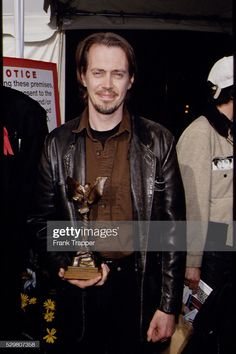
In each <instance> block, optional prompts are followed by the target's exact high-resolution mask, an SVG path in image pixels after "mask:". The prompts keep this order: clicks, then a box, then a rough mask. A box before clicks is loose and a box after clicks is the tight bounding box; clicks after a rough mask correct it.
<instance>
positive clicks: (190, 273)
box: [185, 267, 201, 291]
mask: <svg viewBox="0 0 236 354" xmlns="http://www.w3.org/2000/svg"><path fill="white" fill-rule="evenodd" d="M200 275H201V270H200V268H194V267H187V268H186V271H185V284H186V285H187V286H188V287H189V288H190V289H191V290H195V291H196V290H197V288H198V284H199V281H200Z"/></svg>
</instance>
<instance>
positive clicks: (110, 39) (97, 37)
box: [75, 32, 136, 88]
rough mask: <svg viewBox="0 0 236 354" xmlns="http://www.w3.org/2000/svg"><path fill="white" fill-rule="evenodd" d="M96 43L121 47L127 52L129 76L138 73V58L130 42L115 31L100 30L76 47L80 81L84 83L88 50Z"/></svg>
mask: <svg viewBox="0 0 236 354" xmlns="http://www.w3.org/2000/svg"><path fill="white" fill-rule="evenodd" d="M94 44H101V45H105V46H107V47H119V48H121V49H122V50H123V51H124V52H125V54H126V58H127V61H128V70H129V76H130V77H132V76H134V75H135V73H136V60H135V55H134V50H133V48H132V46H131V45H130V44H129V42H128V41H127V40H126V39H124V38H123V37H121V36H119V35H118V34H116V33H113V32H98V33H93V34H91V35H90V36H88V37H86V38H85V39H84V40H83V41H82V42H80V43H79V44H78V46H77V49H76V55H75V60H76V70H77V78H78V81H79V83H80V84H81V86H82V88H83V84H82V78H81V74H82V73H85V72H86V70H87V66H88V52H89V49H90V48H91V47H92V45H94Z"/></svg>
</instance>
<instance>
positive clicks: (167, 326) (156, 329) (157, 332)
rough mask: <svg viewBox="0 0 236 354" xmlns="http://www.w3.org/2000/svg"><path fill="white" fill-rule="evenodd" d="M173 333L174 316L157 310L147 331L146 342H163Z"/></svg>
mask: <svg viewBox="0 0 236 354" xmlns="http://www.w3.org/2000/svg"><path fill="white" fill-rule="evenodd" d="M174 332H175V316H174V315H172V314H168V313H165V312H162V311H160V310H157V311H156V312H155V313H154V316H153V318H152V320H151V322H150V325H149V329H148V331H147V341H148V342H158V341H160V342H164V341H166V340H167V339H169V338H170V337H171V336H172V335H173V334H174Z"/></svg>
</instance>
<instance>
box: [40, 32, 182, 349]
mask: <svg viewBox="0 0 236 354" xmlns="http://www.w3.org/2000/svg"><path fill="white" fill-rule="evenodd" d="M76 62H77V77H78V81H79V83H80V85H81V87H82V88H83V93H84V99H85V102H86V103H87V107H86V109H85V111H84V112H83V113H82V115H81V116H80V117H79V118H76V119H75V120H72V121H70V122H68V123H66V124H65V125H64V126H62V127H60V128H59V129H56V130H54V131H53V132H52V133H51V134H50V135H49V136H48V138H47V140H46V145H45V151H44V154H43V157H42V162H41V165H40V171H41V177H40V181H39V193H38V217H36V218H35V219H34V222H39V221H41V222H45V221H46V220H47V219H51V220H56V219H57V220H59V219H60V220H68V219H69V220H72V219H75V218H76V216H75V209H74V205H73V203H72V202H71V201H70V200H69V199H68V193H67V186H66V180H67V177H68V176H69V177H72V178H74V179H75V180H77V181H79V182H80V183H81V184H82V185H85V183H93V181H94V180H95V179H96V178H97V177H98V176H99V177H107V181H106V183H105V187H104V191H103V195H102V198H101V199H100V200H99V201H98V203H97V204H95V205H93V207H92V208H91V210H90V220H98V221H99V220H102V221H109V220H113V221H129V220H136V221H150V220H160V211H161V213H162V218H163V220H166V221H170V223H169V224H170V225H169V228H168V230H167V231H166V233H165V235H164V236H165V240H166V243H167V244H170V245H172V246H173V247H174V251H171V252H170V251H169V252H165V253H163V254H162V256H160V254H159V253H158V252H149V253H147V246H145V245H147V244H148V241H149V240H148V234H147V233H146V234H145V233H143V232H141V230H139V232H137V234H136V235H135V238H136V240H135V242H137V241H138V243H139V245H140V250H141V251H140V252H134V251H132V250H130V247H129V248H124V247H123V248H122V247H121V248H120V249H119V248H117V250H116V252H113V251H112V250H106V251H104V252H101V253H100V257H101V259H102V274H101V276H98V277H96V278H94V279H90V280H77V279H76V280H65V278H64V276H65V270H66V269H67V266H68V265H70V262H71V258H72V255H70V254H62V253H61V252H58V253H48V264H47V266H48V267H51V270H52V271H54V272H56V273H57V274H58V276H59V279H60V282H59V285H58V287H59V289H58V302H57V309H58V311H57V313H58V317H59V324H58V326H59V328H60V329H61V332H60V336H61V341H60V346H59V348H60V349H58V351H57V353H59V351H60V350H61V352H62V353H67V354H69V353H72V352H73V353H74V352H75V351H76V350H78V352H80V353H95V352H96V353H104V354H105V353H110V354H111V353H112V354H114V353H117V354H118V353H119V354H121V353H122V354H125V353H138V352H139V353H141V352H145V353H147V350H149V348H146V349H141V346H140V343H141V338H140V329H141V325H144V326H145V324H146V322H147V321H148V324H147V326H146V329H145V340H144V342H145V343H147V341H148V342H150V343H154V342H158V341H165V340H167V339H168V338H170V337H171V336H172V334H173V333H174V330H175V316H176V315H177V314H178V312H179V310H180V307H181V298H182V287H183V272H184V267H185V254H184V252H176V250H175V244H176V242H177V238H178V237H180V238H183V239H184V233H183V234H178V235H177V229H178V227H177V222H176V221H180V220H184V218H185V204H184V193H183V187H182V181H181V178H180V173H179V168H178V163H177V159H176V152H175V147H174V142H173V137H172V135H171V134H170V133H169V132H168V131H167V130H166V129H165V128H163V127H161V126H160V125H158V124H156V123H153V122H151V121H148V120H146V119H144V118H141V117H132V116H131V115H130V114H129V112H128V111H127V108H126V106H125V99H126V95H127V92H128V90H129V89H130V88H131V87H132V84H133V82H134V75H135V57H134V53H133V49H132V47H131V46H130V44H129V43H128V42H127V41H126V40H125V39H124V38H122V37H120V36H118V35H117V34H114V33H95V34H92V35H91V36H89V37H87V38H85V39H84V41H82V42H81V43H80V44H79V46H78V48H77V52H76ZM161 176H163V178H164V181H159V180H158V178H159V177H161ZM160 182H162V183H160ZM160 184H162V187H163V188H162V190H159V187H158V186H159V185H160ZM77 216H78V215H77ZM41 229H42V228H41ZM37 236H38V242H39V244H40V247H42V244H43V237H44V236H43V235H42V233H41V232H39V233H38V235H37ZM155 237H157V238H158V237H159V235H158V230H156V234H155ZM126 241H127V242H126V244H127V243H128V244H129V241H130V239H129V235H127V240H126ZM41 252H42V258H43V257H44V252H45V249H44V250H43V249H42V250H41ZM159 267H160V268H161V269H159ZM159 280H160V282H159V283H158V281H159ZM144 289H145V291H144ZM159 293H161V294H160V296H159ZM150 299H153V300H154V301H153V303H151V302H150ZM147 302H148V303H147ZM147 305H148V306H147ZM144 308H146V309H147V312H152V313H151V317H150V318H148V319H147V318H146V317H147V316H146V313H145V312H144ZM149 346H150V350H154V348H153V345H152V344H149V345H148V347H149ZM143 350H144V351H143Z"/></svg>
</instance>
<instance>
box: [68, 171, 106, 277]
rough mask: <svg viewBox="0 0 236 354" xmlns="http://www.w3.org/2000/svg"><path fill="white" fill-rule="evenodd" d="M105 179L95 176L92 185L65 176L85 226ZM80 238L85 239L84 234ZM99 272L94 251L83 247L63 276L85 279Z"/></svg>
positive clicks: (69, 191)
mask: <svg viewBox="0 0 236 354" xmlns="http://www.w3.org/2000/svg"><path fill="white" fill-rule="evenodd" d="M106 180H107V177H97V178H96V181H95V182H94V183H93V185H91V184H90V183H87V184H85V185H84V186H82V185H81V184H80V183H79V182H78V181H76V180H74V179H73V178H71V177H67V186H68V193H69V195H70V196H71V198H72V200H73V201H74V203H75V204H76V207H78V211H79V213H80V214H81V216H82V222H83V224H84V226H85V227H88V224H89V211H90V208H91V206H92V205H93V204H95V203H97V202H98V200H99V199H100V198H101V197H102V195H103V190H104V185H105V182H106ZM82 240H83V241H87V240H86V236H84V238H83V239H82ZM100 274H101V268H100V266H99V265H98V264H97V262H96V259H95V255H94V253H93V252H91V251H90V250H89V248H88V247H85V251H81V252H77V254H76V256H75V257H74V258H73V262H72V265H71V266H68V268H67V270H66V272H65V275H64V278H65V279H79V280H82V279H83V280H86V279H92V278H96V277H97V276H98V275H100Z"/></svg>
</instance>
